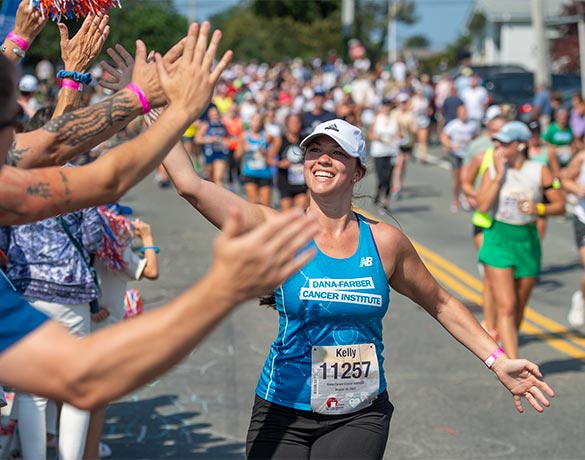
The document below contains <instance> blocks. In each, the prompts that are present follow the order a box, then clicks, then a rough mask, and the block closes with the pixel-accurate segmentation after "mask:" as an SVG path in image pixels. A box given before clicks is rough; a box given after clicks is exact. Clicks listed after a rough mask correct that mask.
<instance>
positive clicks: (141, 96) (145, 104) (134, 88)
mask: <svg viewBox="0 0 585 460" xmlns="http://www.w3.org/2000/svg"><path fill="white" fill-rule="evenodd" d="M126 88H128V89H129V90H130V91H132V92H133V93H134V94H136V97H137V98H138V100H139V101H140V104H142V113H143V114H145V113H148V112H150V104H149V102H148V99H147V98H146V95H145V94H144V91H142V89H140V86H138V85H137V84H136V83H129V84H128V86H126Z"/></svg>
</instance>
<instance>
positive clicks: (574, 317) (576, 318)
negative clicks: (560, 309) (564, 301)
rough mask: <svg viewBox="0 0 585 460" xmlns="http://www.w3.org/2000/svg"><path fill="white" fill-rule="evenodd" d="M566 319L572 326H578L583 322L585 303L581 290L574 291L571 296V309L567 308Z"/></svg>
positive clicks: (584, 319)
mask: <svg viewBox="0 0 585 460" xmlns="http://www.w3.org/2000/svg"><path fill="white" fill-rule="evenodd" d="M567 320H568V321H569V324H570V325H571V326H573V327H580V326H583V325H584V324H585V303H584V302H583V294H581V291H576V292H575V293H574V294H573V296H572V297H571V310H569V314H568V316H567Z"/></svg>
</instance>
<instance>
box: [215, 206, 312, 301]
mask: <svg viewBox="0 0 585 460" xmlns="http://www.w3.org/2000/svg"><path fill="white" fill-rule="evenodd" d="M222 231H223V232H222V234H221V235H220V236H218V237H217V238H216V239H215V241H214V243H213V264H212V266H211V270H210V272H209V275H210V276H215V277H217V279H218V280H219V283H221V285H225V286H226V290H228V291H229V292H228V293H231V294H233V295H234V300H237V302H238V303H239V302H243V301H245V300H248V299H251V298H254V297H258V296H261V295H265V294H268V293H270V292H272V291H273V290H274V289H275V288H276V287H277V286H279V285H280V284H281V283H282V282H283V281H284V280H286V279H287V278H289V277H290V276H291V275H292V274H294V273H295V272H296V271H297V270H299V269H300V268H301V267H302V266H303V265H305V264H306V263H307V262H309V261H310V260H311V259H312V258H313V257H314V256H315V250H314V249H305V250H304V248H305V247H306V245H307V243H308V242H309V241H310V240H311V239H312V238H313V237H314V236H315V235H316V234H317V233H318V232H319V226H318V225H317V222H316V220H315V219H314V218H312V217H309V216H307V215H306V214H305V213H304V212H301V211H299V210H293V211H287V212H284V213H279V214H277V215H274V216H271V217H269V218H268V219H267V220H266V221H265V222H264V223H262V224H261V225H259V226H258V227H256V228H255V229H253V230H250V231H249V232H247V233H244V234H242V217H241V214H240V213H239V211H236V210H232V211H230V213H229V216H228V218H227V219H226V221H225V223H224V225H223V228H222ZM300 251H302V252H300ZM226 280H229V282H226Z"/></svg>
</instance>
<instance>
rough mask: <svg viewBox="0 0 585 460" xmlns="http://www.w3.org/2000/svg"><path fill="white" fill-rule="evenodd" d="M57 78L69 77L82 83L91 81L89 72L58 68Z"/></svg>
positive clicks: (87, 83)
mask: <svg viewBox="0 0 585 460" xmlns="http://www.w3.org/2000/svg"><path fill="white" fill-rule="evenodd" d="M57 78H71V79H72V80H73V81H76V82H77V83H83V84H84V85H90V84H91V82H92V77H91V73H89V72H87V73H82V72H72V71H70V70H59V72H57Z"/></svg>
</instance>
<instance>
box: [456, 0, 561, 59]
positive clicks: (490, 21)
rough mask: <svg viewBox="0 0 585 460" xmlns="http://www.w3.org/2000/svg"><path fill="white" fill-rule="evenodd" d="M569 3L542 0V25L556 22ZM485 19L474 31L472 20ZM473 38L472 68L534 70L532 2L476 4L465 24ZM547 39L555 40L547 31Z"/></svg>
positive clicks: (508, 0)
mask: <svg viewBox="0 0 585 460" xmlns="http://www.w3.org/2000/svg"><path fill="white" fill-rule="evenodd" d="M567 2H568V0H543V2H542V3H543V10H544V11H543V12H544V19H545V23H546V21H547V20H552V19H555V18H558V17H559V16H560V15H561V11H562V6H563V4H566V3H567ZM475 13H480V14H482V15H483V16H484V17H485V24H484V25H483V27H476V28H475V30H474V27H473V21H472V19H473V17H474V14H475ZM466 26H467V28H468V30H469V33H470V34H471V37H472V49H471V60H472V63H473V64H520V65H522V66H524V67H526V68H527V69H528V70H534V68H535V66H536V56H535V43H534V31H533V28H532V10H531V0H476V2H475V6H474V8H473V10H472V12H471V14H470V15H469V18H468V20H467V24H466ZM546 36H547V38H549V39H551V38H554V37H555V31H554V30H552V29H550V28H548V29H547V31H546Z"/></svg>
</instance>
